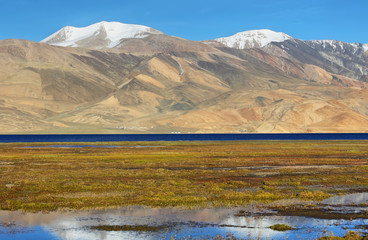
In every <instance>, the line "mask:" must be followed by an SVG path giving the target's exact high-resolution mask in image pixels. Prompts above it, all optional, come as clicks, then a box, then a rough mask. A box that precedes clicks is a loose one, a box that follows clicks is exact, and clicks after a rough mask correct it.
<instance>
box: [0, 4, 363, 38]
mask: <svg viewBox="0 0 368 240" xmlns="http://www.w3.org/2000/svg"><path fill="white" fill-rule="evenodd" d="M100 21H118V22H123V23H132V24H142V25H146V26H150V27H153V28H155V29H157V30H160V31H162V32H164V33H166V34H168V35H173V36H178V37H182V38H186V39H190V40H207V39H214V38H218V37H226V36H230V35H233V34H235V33H237V32H241V31H246V30H254V29H265V28H267V29H271V30H274V31H280V32H285V33H287V34H289V35H291V36H293V37H296V38H299V39H305V40H311V39H336V40H342V41H346V42H362V43H368V29H367V28H368V0H350V1H347V0H227V1H223V0H221V1H216V0H212V1H209V0H186V1H175V0H103V1H102V0H88V1H85V0H81V1H80V0H73V1H72V0H0V39H7V38H19V39H28V40H32V41H40V40H42V39H43V38H46V37H47V36H49V35H51V34H52V33H54V32H56V31H57V30H59V29H60V28H62V27H64V26H67V25H69V26H76V27H84V26H88V25H90V24H93V23H96V22H100Z"/></svg>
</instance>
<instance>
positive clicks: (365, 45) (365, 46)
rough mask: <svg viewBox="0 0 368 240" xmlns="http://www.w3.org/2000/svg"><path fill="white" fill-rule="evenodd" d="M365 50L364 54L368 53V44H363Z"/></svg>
mask: <svg viewBox="0 0 368 240" xmlns="http://www.w3.org/2000/svg"><path fill="white" fill-rule="evenodd" d="M363 48H364V52H367V51H368V43H367V44H363Z"/></svg>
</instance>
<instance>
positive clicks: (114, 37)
mask: <svg viewBox="0 0 368 240" xmlns="http://www.w3.org/2000/svg"><path fill="white" fill-rule="evenodd" d="M150 34H163V33H161V32H160V31H157V30H155V29H153V28H150V27H146V26H142V25H135V24H124V23H119V22H100V23H95V24H92V25H90V26H87V27H83V28H77V27H71V26H67V27H64V28H62V29H61V30H59V31H57V32H56V33H54V34H52V35H51V36H49V37H47V38H45V39H44V40H42V41H41V42H44V43H48V44H50V45H55V46H62V47H86V45H87V47H88V46H89V45H91V46H92V47H94V45H95V46H96V47H97V48H103V47H107V48H113V47H116V46H117V45H119V44H120V43H121V41H122V40H123V39H128V38H145V37H147V36H149V35H150Z"/></svg>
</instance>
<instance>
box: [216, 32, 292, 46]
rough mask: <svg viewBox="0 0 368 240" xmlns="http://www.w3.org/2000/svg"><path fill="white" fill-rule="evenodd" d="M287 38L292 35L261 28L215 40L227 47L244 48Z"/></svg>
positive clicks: (264, 44)
mask: <svg viewBox="0 0 368 240" xmlns="http://www.w3.org/2000/svg"><path fill="white" fill-rule="evenodd" d="M288 39H292V37H291V36H289V35H287V34H285V33H281V32H274V31H271V30H268V29H263V30H252V31H245V32H240V33H237V34H235V35H233V36H230V37H224V38H217V39H215V41H217V42H220V43H222V44H224V45H225V46H227V47H231V48H237V49H246V48H262V47H264V46H266V45H267V44H269V43H271V42H283V41H285V40H288Z"/></svg>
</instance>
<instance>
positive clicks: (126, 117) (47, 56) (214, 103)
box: [0, 22, 368, 133]
mask: <svg viewBox="0 0 368 240" xmlns="http://www.w3.org/2000/svg"><path fill="white" fill-rule="evenodd" d="M367 50H368V48H367V45H364V44H360V43H356V44H350V43H344V42H340V41H332V40H330V41H326V40H325V41H322V40H320V41H303V40H298V39H295V38H292V37H291V36H288V35H286V34H283V33H275V32H272V31H269V30H267V31H266V30H261V31H259V32H257V31H252V32H251V33H247V32H245V33H242V34H239V35H237V36H236V38H235V39H225V40H224V38H223V39H217V40H209V41H204V42H196V41H189V40H185V39H181V38H177V37H172V36H168V35H166V34H164V33H162V32H160V31H158V30H155V29H152V28H149V27H145V26H140V25H127V24H120V23H107V22H102V23H98V24H94V25H91V26H89V27H87V28H73V27H66V28H64V29H62V30H60V31H58V32H57V33H55V34H53V35H51V36H50V37H48V38H46V39H45V40H44V41H42V42H41V43H37V42H31V41H27V40H16V39H10V40H2V41H0V133H137V132H142V133H145V132H146V133H162V132H165V133H170V132H368V89H367V87H368V54H367Z"/></svg>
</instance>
